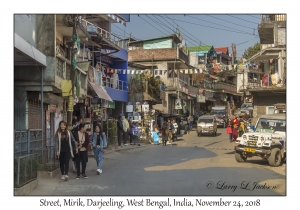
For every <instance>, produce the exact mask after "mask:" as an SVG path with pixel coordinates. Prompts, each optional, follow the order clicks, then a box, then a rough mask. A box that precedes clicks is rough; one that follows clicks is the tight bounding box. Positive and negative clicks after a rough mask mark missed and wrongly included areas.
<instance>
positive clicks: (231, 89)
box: [213, 82, 236, 92]
mask: <svg viewBox="0 0 300 210" xmlns="http://www.w3.org/2000/svg"><path fill="white" fill-rule="evenodd" d="M213 89H214V90H224V91H228V92H236V86H235V85H231V84H227V83H224V82H216V83H215V84H214V86H213Z"/></svg>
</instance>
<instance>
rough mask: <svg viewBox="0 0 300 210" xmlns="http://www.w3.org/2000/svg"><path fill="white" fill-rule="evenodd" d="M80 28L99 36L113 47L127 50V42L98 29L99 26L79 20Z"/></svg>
mask: <svg viewBox="0 0 300 210" xmlns="http://www.w3.org/2000/svg"><path fill="white" fill-rule="evenodd" d="M81 23H82V26H83V27H85V29H86V30H87V31H88V33H90V34H93V33H95V34H99V35H100V36H101V37H104V38H105V39H107V40H109V41H110V42H112V43H114V44H115V45H117V46H119V47H121V48H123V49H127V41H125V40H122V39H121V38H119V37H117V36H114V35H112V34H111V33H110V32H108V31H106V30H104V29H102V28H100V27H99V26H97V25H95V24H93V23H91V22H89V21H87V20H84V19H81Z"/></svg>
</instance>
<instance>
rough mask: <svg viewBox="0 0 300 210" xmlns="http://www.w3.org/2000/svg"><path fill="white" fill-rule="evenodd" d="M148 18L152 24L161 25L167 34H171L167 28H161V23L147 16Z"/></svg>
mask: <svg viewBox="0 0 300 210" xmlns="http://www.w3.org/2000/svg"><path fill="white" fill-rule="evenodd" d="M146 17H147V18H149V19H150V20H151V21H152V22H154V23H155V24H156V25H159V27H161V28H163V29H164V30H165V31H167V33H169V31H168V30H167V29H166V28H165V27H162V26H161V23H159V22H157V21H155V20H153V19H152V18H151V17H149V16H148V15H146Z"/></svg>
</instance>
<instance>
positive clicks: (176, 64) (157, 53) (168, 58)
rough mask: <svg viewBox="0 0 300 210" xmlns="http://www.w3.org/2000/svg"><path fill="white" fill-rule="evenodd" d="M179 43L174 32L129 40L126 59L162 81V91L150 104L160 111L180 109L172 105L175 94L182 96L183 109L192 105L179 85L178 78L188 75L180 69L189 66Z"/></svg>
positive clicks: (175, 112) (175, 97)
mask: <svg viewBox="0 0 300 210" xmlns="http://www.w3.org/2000/svg"><path fill="white" fill-rule="evenodd" d="M181 46H182V44H181V40H180V39H179V38H178V36H177V35H176V34H172V35H169V36H165V37H159V38H153V39H148V40H140V41H132V42H130V43H129V48H128V61H129V62H134V63H137V64H142V65H144V66H146V67H147V68H148V69H149V70H150V72H151V76H159V78H160V79H161V81H162V82H163V83H164V86H165V92H163V91H162V92H163V93H161V94H160V99H159V98H158V97H157V96H156V99H157V103H158V104H157V105H155V106H154V107H153V108H155V109H159V110H161V111H164V113H169V114H179V113H180V112H178V111H177V110H176V109H175V100H176V99H177V98H180V99H183V98H185V99H184V101H183V102H184V103H185V105H186V109H191V107H192V105H191V102H190V100H191V99H188V98H187V97H185V95H186V94H183V93H182V92H183V91H180V87H179V83H180V80H186V81H187V80H188V81H189V80H190V75H189V74H185V75H183V74H181V73H180V69H190V68H193V67H191V66H190V65H189V57H188V52H187V50H185V49H184V48H182V47H181ZM155 70H156V71H155ZM178 74H179V78H178V77H177V76H178ZM178 95H179V97H178ZM152 97H154V96H152ZM159 103H160V104H159ZM185 111H186V110H184V111H183V112H185ZM189 111H190V110H189ZM181 113H182V111H181Z"/></svg>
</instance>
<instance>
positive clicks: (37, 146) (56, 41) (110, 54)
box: [14, 14, 130, 167]
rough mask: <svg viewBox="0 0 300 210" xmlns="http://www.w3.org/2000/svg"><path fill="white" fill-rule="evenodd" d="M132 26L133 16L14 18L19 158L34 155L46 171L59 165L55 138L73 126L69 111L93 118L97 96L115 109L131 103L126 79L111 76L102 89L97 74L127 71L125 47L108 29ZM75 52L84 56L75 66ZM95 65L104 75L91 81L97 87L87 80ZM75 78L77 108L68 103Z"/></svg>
mask: <svg viewBox="0 0 300 210" xmlns="http://www.w3.org/2000/svg"><path fill="white" fill-rule="evenodd" d="M128 21H130V16H129V15H104V14H102V15H81V16H78V15H70V14H68V15H65V14H58V15H56V14H39V15H34V14H30V15H15V16H14V23H15V24H14V26H15V37H14V40H15V43H14V49H15V54H14V63H15V65H14V99H15V100H14V107H15V115H14V118H15V119H14V121H15V125H14V129H15V154H16V155H18V154H21V153H27V154H29V153H36V154H38V158H39V163H40V164H42V165H47V167H48V166H49V163H50V162H51V161H52V160H54V159H55V154H54V146H53V145H54V142H53V141H54V139H53V137H54V133H55V131H56V129H57V128H58V123H59V121H61V120H65V121H67V120H68V121H69V119H67V111H69V110H70V111H73V114H72V115H73V116H82V117H91V116H89V112H88V109H89V107H90V105H91V100H89V99H92V98H93V97H94V96H95V95H97V96H98V97H99V98H102V99H105V100H106V101H107V100H111V99H112V100H114V101H115V102H116V105H115V107H116V108H117V109H118V108H120V107H122V102H127V86H128V85H127V74H119V75H117V77H115V76H114V77H111V76H112V74H109V73H108V74H106V75H107V77H106V78H105V79H106V83H105V85H104V83H103V85H102V86H99V81H100V79H99V75H98V74H100V72H101V70H102V69H104V68H106V69H105V71H106V70H108V69H109V70H111V69H114V70H115V69H127V43H126V41H124V40H122V39H120V38H118V37H115V36H113V35H112V34H111V33H110V24H111V23H118V22H119V23H122V24H125V23H126V22H128ZM74 34H76V35H77V37H78V38H79V39H76V38H77V37H76V36H74ZM74 39H76V42H75V43H76V45H75V44H74ZM73 44H74V45H73ZM75 49H76V51H77V50H78V49H81V50H80V51H78V52H79V53H78V55H77V56H76V57H77V58H76V59H74V60H72V54H74V51H73V50H75ZM73 58H75V57H73ZM97 64H98V67H99V68H98V69H100V70H99V71H95V75H93V76H94V77H93V78H95V76H98V77H97V79H98V80H97V81H96V83H97V84H98V86H97V85H95V84H96V83H95V80H93V81H90V80H88V73H89V71H88V69H89V68H90V67H92V68H96V67H97ZM114 72H116V71H114ZM118 73H119V72H118ZM72 75H74V80H73V82H75V89H74V95H76V97H75V101H74V103H73V101H70V100H69V97H68V95H69V92H70V90H71V86H68V84H67V83H65V82H68V81H70V80H72ZM100 78H101V79H102V76H101V77H100ZM101 81H102V80H101ZM91 83H92V84H91ZM69 84H71V83H69ZM66 86H67V87H68V88H65V87H66ZM118 102H120V104H119V103H118ZM104 104H107V103H104ZM73 105H74V106H73ZM101 105H102V106H103V103H102V104H101ZM71 117H72V116H71ZM31 142H32V143H31ZM52 163H53V161H52V162H51V164H52Z"/></svg>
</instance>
